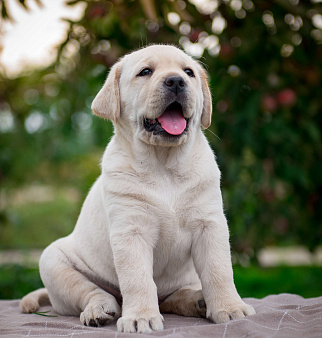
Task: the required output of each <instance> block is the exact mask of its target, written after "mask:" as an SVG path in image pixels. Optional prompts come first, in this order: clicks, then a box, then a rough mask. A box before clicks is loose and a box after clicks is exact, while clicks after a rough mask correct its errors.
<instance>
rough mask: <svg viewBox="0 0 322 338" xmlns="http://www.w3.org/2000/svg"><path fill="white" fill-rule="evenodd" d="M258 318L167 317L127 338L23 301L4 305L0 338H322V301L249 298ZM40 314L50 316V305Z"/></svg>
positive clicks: (0, 314)
mask: <svg viewBox="0 0 322 338" xmlns="http://www.w3.org/2000/svg"><path fill="white" fill-rule="evenodd" d="M245 301H246V303H249V304H251V305H253V306H254V308H255V310H256V312H257V313H256V315H254V316H251V317H247V318H244V319H238V320H234V321H231V322H229V323H226V324H217V325H215V324H212V323H210V322H209V321H207V320H206V319H198V318H186V317H180V316H175V315H165V316H164V318H165V323H164V324H165V328H164V330H163V331H162V332H154V333H151V334H141V335H138V334H133V333H132V334H125V333H119V332H117V331H116V325H115V323H113V324H110V325H107V326H103V327H99V328H93V327H86V326H83V325H81V324H80V321H79V319H78V318H76V317H65V316H58V317H44V316H40V315H36V314H29V315H28V314H22V313H21V312H20V311H19V307H18V304H19V301H18V300H2V301H0V337H12V338H14V337H26V336H28V337H80V338H82V337H93V338H98V337H107V338H109V337H113V338H121V337H131V338H133V337H141V338H143V337H153V336H156V337H179V338H180V337H182V338H187V337H222V338H229V337H238V338H243V337H283V338H287V337H292V338H294V337H301V338H310V337H316V338H318V337H322V297H318V298H311V299H304V298H302V297H300V296H297V295H290V294H280V295H272V296H268V297H266V298H264V299H254V298H247V299H245ZM40 311H42V312H43V311H50V312H48V314H51V315H55V313H54V311H53V310H52V308H51V307H50V306H46V307H42V308H41V309H40Z"/></svg>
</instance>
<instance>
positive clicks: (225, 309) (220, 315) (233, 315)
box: [207, 301, 256, 324]
mask: <svg viewBox="0 0 322 338" xmlns="http://www.w3.org/2000/svg"><path fill="white" fill-rule="evenodd" d="M255 313H256V312H255V310H254V308H253V307H252V306H251V305H248V304H245V303H244V302H243V301H239V302H236V303H232V304H228V305H225V306H222V307H219V308H216V307H215V308H213V309H211V308H210V309H207V318H208V319H209V320H211V321H213V322H214V323H216V324H220V323H226V322H228V321H230V320H233V319H238V318H243V317H246V316H250V315H254V314H255Z"/></svg>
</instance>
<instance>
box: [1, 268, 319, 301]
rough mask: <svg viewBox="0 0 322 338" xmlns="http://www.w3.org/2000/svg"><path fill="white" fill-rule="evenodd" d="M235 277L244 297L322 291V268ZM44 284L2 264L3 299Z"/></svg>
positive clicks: (245, 271)
mask: <svg viewBox="0 0 322 338" xmlns="http://www.w3.org/2000/svg"><path fill="white" fill-rule="evenodd" d="M234 276H235V284H236V287H237V290H238V292H239V293H240V295H241V297H254V298H262V297H266V296H268V295H270V294H279V293H293V294H298V295H300V296H302V297H306V298H309V297H319V296H321V293H322V288H321V283H320V281H321V278H322V270H321V269H320V268H318V267H277V268H266V269H261V268H258V267H255V266H249V267H247V268H243V267H240V266H235V267H234ZM295 281H296V282H295ZM12 285H14V286H15V287H14V288H13V287H12ZM40 287H43V285H42V282H41V280H40V276H39V270H38V269H36V268H30V267H22V266H20V265H3V266H1V267H0V299H18V298H21V297H23V296H24V295H26V294H27V293H28V292H31V291H33V290H35V289H37V288H40Z"/></svg>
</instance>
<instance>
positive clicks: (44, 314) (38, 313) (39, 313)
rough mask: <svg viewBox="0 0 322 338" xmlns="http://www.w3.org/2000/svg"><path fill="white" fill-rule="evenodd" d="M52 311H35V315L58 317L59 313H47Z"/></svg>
mask: <svg viewBox="0 0 322 338" xmlns="http://www.w3.org/2000/svg"><path fill="white" fill-rule="evenodd" d="M48 312H50V311H43V312H33V314H34V315H38V316H44V317H58V316H57V315H47V314H46V313H48Z"/></svg>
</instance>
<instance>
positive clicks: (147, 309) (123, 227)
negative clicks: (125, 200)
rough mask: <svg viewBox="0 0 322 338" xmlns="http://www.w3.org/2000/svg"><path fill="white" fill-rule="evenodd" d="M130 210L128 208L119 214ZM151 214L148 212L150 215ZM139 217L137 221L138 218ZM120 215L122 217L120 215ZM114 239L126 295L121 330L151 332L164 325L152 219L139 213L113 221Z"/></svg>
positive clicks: (117, 264) (114, 248)
mask: <svg viewBox="0 0 322 338" xmlns="http://www.w3.org/2000/svg"><path fill="white" fill-rule="evenodd" d="M122 214H126V215H128V214H129V211H128V210H127V211H126V212H122V211H121V210H120V211H119V212H118V213H117V215H118V216H119V215H122ZM147 217H149V216H147ZM136 218H137V222H138V223H135V224H133V222H135V220H136ZM119 219H120V218H119ZM112 224H113V232H112V233H111V243H112V250H113V257H114V262H115V268H116V272H117V275H118V278H119V284H120V289H121V293H122V296H123V305H122V317H121V318H120V319H119V320H118V321H117V328H118V330H119V331H121V332H139V333H148V332H152V331H158V330H162V329H163V323H162V322H163V317H162V316H161V314H160V311H159V305H158V297H157V288H156V285H155V283H154V280H153V242H154V239H155V238H156V237H155V236H154V235H153V234H152V233H151V231H152V230H151V228H152V229H153V223H152V221H151V220H150V222H149V220H145V219H144V217H143V218H141V217H136V215H134V216H132V217H129V218H127V219H126V220H124V222H122V224H118V223H117V220H115V221H114V222H112Z"/></svg>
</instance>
